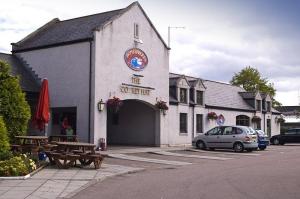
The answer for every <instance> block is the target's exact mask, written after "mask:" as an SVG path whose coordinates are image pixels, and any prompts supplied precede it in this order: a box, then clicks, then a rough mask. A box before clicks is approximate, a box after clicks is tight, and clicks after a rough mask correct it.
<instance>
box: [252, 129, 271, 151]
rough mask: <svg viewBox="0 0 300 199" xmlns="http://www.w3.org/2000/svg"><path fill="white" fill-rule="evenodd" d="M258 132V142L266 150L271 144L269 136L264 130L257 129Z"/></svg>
mask: <svg viewBox="0 0 300 199" xmlns="http://www.w3.org/2000/svg"><path fill="white" fill-rule="evenodd" d="M255 131H256V133H257V143H258V148H259V149H260V150H265V149H266V148H267V146H268V145H269V144H270V141H269V137H268V136H267V135H266V134H265V132H263V131H262V130H255Z"/></svg>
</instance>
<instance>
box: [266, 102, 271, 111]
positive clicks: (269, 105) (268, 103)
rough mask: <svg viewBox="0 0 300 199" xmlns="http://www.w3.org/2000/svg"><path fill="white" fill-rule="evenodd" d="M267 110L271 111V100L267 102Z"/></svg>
mask: <svg viewBox="0 0 300 199" xmlns="http://www.w3.org/2000/svg"><path fill="white" fill-rule="evenodd" d="M267 111H268V112H271V102H267Z"/></svg>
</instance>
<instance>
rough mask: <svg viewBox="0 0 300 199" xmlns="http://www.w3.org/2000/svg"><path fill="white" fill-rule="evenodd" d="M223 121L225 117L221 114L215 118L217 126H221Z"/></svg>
mask: <svg viewBox="0 0 300 199" xmlns="http://www.w3.org/2000/svg"><path fill="white" fill-rule="evenodd" d="M224 123H225V117H224V116H223V115H222V114H220V115H219V116H218V118H217V124H218V125H219V126H222V125H223V124H224Z"/></svg>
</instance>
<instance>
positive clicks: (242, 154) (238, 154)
mask: <svg viewBox="0 0 300 199" xmlns="http://www.w3.org/2000/svg"><path fill="white" fill-rule="evenodd" d="M187 151H193V152H200V153H210V154H222V155H237V156H259V155H261V154H257V153H232V152H227V151H224V152H214V151H203V150H199V149H187Z"/></svg>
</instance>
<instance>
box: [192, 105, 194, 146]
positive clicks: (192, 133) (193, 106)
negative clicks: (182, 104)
mask: <svg viewBox="0 0 300 199" xmlns="http://www.w3.org/2000/svg"><path fill="white" fill-rule="evenodd" d="M192 113H193V122H192V125H193V130H192V141H193V138H194V137H195V106H192Z"/></svg>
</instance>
